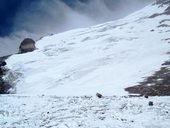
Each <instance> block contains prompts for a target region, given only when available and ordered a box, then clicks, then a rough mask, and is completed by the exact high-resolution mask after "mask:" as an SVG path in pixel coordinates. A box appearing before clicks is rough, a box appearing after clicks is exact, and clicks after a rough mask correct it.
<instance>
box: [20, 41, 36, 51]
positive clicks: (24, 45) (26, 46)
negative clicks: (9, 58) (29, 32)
mask: <svg viewBox="0 0 170 128" xmlns="http://www.w3.org/2000/svg"><path fill="white" fill-rule="evenodd" d="M35 49H36V47H35V41H34V40H33V39H30V38H26V39H24V40H23V41H22V42H21V44H20V46H19V52H20V53H26V52H31V51H34V50H35Z"/></svg>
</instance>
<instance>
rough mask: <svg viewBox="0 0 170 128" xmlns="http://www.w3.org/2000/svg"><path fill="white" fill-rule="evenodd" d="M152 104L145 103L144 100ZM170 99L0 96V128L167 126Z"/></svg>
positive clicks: (149, 127) (126, 127) (157, 127)
mask: <svg viewBox="0 0 170 128" xmlns="http://www.w3.org/2000/svg"><path fill="white" fill-rule="evenodd" d="M150 100H151V101H153V103H154V105H153V106H149V105H148V102H149V101H150ZM169 100H170V98H169V97H150V98H149V99H146V98H137V97H136V98H128V97H104V98H102V99H98V98H96V97H91V96H90V97H87V96H81V97H56V96H31V97H30V96H19V95H11V96H9V95H8V96H0V126H1V128H169V127H170V123H169V121H170V111H169V110H170V102H169Z"/></svg>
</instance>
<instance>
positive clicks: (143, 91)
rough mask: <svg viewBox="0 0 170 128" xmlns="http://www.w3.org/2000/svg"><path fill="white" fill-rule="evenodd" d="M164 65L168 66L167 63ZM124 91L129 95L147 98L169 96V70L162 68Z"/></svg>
mask: <svg viewBox="0 0 170 128" xmlns="http://www.w3.org/2000/svg"><path fill="white" fill-rule="evenodd" d="M165 64H166V65H169V62H166V63H164V65H165ZM125 90H126V91H128V92H129V93H133V94H140V95H147V96H170V69H169V68H167V67H162V68H160V70H159V71H156V72H155V73H154V74H153V75H152V76H150V77H147V78H146V79H145V80H144V81H143V82H140V83H139V85H136V86H132V87H128V88H125Z"/></svg>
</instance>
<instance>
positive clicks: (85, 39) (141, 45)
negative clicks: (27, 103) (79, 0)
mask: <svg viewBox="0 0 170 128" xmlns="http://www.w3.org/2000/svg"><path fill="white" fill-rule="evenodd" d="M165 9H166V6H163V7H160V8H158V6H156V5H155V6H151V5H149V6H147V7H146V8H144V9H142V10H140V11H138V12H135V13H133V14H131V15H129V16H127V17H125V18H123V19H120V20H117V21H113V22H108V23H104V24H100V25H97V26H93V27H90V28H81V29H76V30H71V31H68V32H64V33H60V34H56V35H52V36H47V37H44V38H42V39H41V40H39V41H38V42H37V44H36V46H37V48H38V49H37V50H36V51H34V52H31V53H26V54H20V55H13V56H12V57H10V58H9V59H8V60H7V63H8V67H9V68H10V70H11V71H13V72H16V73H19V74H22V75H21V77H19V80H18V82H17V84H16V88H17V92H16V93H18V94H33V95H34V94H35V95H36V94H49V95H51V94H54V95H58V96H79V95H94V94H95V93H96V92H100V93H102V94H103V95H108V96H109V95H127V93H126V92H125V91H124V88H125V87H128V86H132V85H135V84H136V83H137V82H140V81H141V80H142V79H143V77H146V76H149V75H151V74H152V73H153V72H154V71H155V70H157V69H159V68H160V67H161V64H162V63H163V62H164V61H166V60H167V59H168V58H169V57H168V55H167V54H166V53H167V52H169V51H170V46H169V45H170V44H169V43H168V41H167V40H166V39H167V38H169V32H168V30H169V27H158V26H159V25H160V24H161V23H160V22H161V21H162V20H164V19H168V16H167V15H161V16H157V17H155V18H148V17H149V16H151V15H152V14H155V13H161V12H163V11H164V10H165Z"/></svg>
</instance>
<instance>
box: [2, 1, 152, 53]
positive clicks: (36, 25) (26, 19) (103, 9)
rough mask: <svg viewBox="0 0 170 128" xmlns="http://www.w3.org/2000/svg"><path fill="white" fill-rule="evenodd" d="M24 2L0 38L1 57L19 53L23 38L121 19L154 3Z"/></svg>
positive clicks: (36, 37)
mask: <svg viewBox="0 0 170 128" xmlns="http://www.w3.org/2000/svg"><path fill="white" fill-rule="evenodd" d="M28 1H29V0H25V1H24V2H23V3H22V4H21V7H20V8H19V10H18V11H17V13H16V15H15V17H14V19H13V26H12V27H11V31H10V32H9V33H8V35H6V36H4V37H0V56H4V55H9V54H12V53H16V52H18V47H19V44H20V42H21V41H22V40H23V39H24V38H27V37H29V38H33V39H34V40H39V39H40V37H43V36H46V35H50V34H56V33H60V32H63V31H67V30H70V29H75V28H83V27H89V26H92V25H95V24H99V23H103V22H107V21H112V20H116V19H119V18H122V17H124V16H126V15H128V14H130V13H132V12H134V11H136V10H138V9H140V8H142V7H144V6H146V5H147V4H149V3H151V2H152V1H153V0H74V1H73V0H72V2H69V1H68V0H48V1H47V0H34V1H31V2H30V1H29V2H28Z"/></svg>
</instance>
